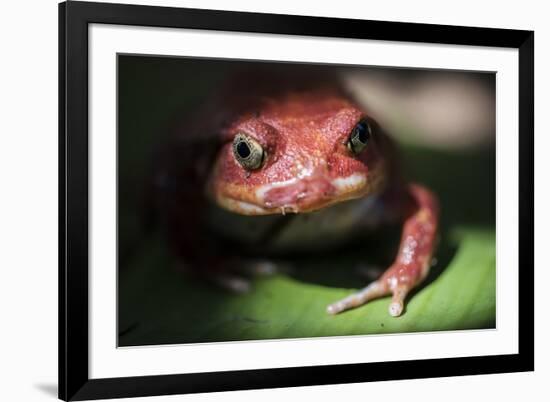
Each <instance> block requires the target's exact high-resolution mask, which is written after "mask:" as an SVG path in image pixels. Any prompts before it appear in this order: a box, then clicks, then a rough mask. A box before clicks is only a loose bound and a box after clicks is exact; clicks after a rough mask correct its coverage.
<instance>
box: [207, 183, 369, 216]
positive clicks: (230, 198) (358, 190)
mask: <svg viewBox="0 0 550 402" xmlns="http://www.w3.org/2000/svg"><path fill="white" fill-rule="evenodd" d="M371 184H373V183H369V181H367V177H366V176H365V175H364V174H361V173H354V174H352V175H350V176H347V177H339V178H334V179H329V178H325V177H323V176H313V177H306V178H301V179H292V180H288V181H283V182H275V183H269V184H264V185H261V186H258V187H256V188H252V189H251V188H250V187H245V186H239V185H228V186H224V188H223V189H219V190H220V191H218V192H217V194H216V197H215V198H216V200H217V202H218V204H219V205H220V206H221V207H223V208H225V209H227V210H229V211H231V212H235V213H238V214H242V215H272V214H283V215H284V214H286V213H307V212H312V211H316V210H319V209H322V208H325V207H327V206H330V205H333V204H337V203H339V202H342V201H346V200H350V199H354V198H359V197H361V196H364V195H365V194H367V193H369V191H370V190H371V188H372V185H371Z"/></svg>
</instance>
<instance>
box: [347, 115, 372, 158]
mask: <svg viewBox="0 0 550 402" xmlns="http://www.w3.org/2000/svg"><path fill="white" fill-rule="evenodd" d="M370 136H371V128H370V125H369V123H368V121H367V119H362V120H361V121H359V123H357V124H356V125H355V127H354V128H353V130H351V133H350V135H349V139H348V142H347V146H348V149H349V150H350V151H351V153H353V154H354V155H358V154H360V153H361V151H363V149H365V148H366V147H367V143H368V142H369V138H370Z"/></svg>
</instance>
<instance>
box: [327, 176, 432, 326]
mask: <svg viewBox="0 0 550 402" xmlns="http://www.w3.org/2000/svg"><path fill="white" fill-rule="evenodd" d="M407 192H408V194H409V195H410V198H411V200H412V203H411V206H410V212H409V213H408V214H407V217H406V218H405V221H404V225H403V231H402V235H401V242H400V245H399V251H398V254H397V257H396V259H395V261H394V262H393V264H392V265H391V266H390V268H388V269H387V270H386V272H384V274H382V276H381V277H380V279H378V280H377V281H375V282H373V283H371V284H370V285H368V286H367V287H365V288H363V289H362V290H360V291H359V292H357V293H355V294H352V295H350V296H348V297H346V298H344V299H342V300H340V301H337V302H336V303H333V304H331V305H329V306H328V307H327V312H328V313H329V314H338V313H340V312H342V311H344V310H348V309H351V308H354V307H358V306H361V305H363V304H365V303H367V302H368V301H369V300H372V299H375V298H378V297H382V296H386V295H390V294H391V295H392V300H391V303H390V306H389V313H390V315H392V316H394V317H397V316H399V315H401V313H402V312H403V307H404V300H405V297H406V296H407V294H408V293H409V292H410V291H411V289H413V288H414V287H415V286H417V285H418V284H419V283H420V282H422V281H423V280H424V278H426V275H427V274H428V271H429V268H430V264H431V258H432V253H433V251H434V247H435V243H436V235H437V233H436V231H437V226H438V203H437V200H436V198H435V196H434V195H433V194H432V193H431V192H430V191H429V190H427V189H426V188H424V187H422V186H420V185H416V184H413V185H410V186H408V189H407Z"/></svg>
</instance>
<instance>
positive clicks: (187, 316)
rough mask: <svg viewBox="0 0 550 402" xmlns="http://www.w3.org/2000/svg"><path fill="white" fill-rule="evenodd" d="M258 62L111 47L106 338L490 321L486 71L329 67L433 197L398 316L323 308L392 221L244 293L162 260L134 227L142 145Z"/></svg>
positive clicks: (222, 336) (491, 126)
mask: <svg viewBox="0 0 550 402" xmlns="http://www.w3.org/2000/svg"><path fill="white" fill-rule="evenodd" d="M259 64H263V63H260V62H244V61H228V60H212V59H188V58H172V57H149V56H132V55H119V57H118V174H119V177H118V225H119V238H118V247H119V250H118V251H119V306H118V319H119V344H120V345H121V346H127V345H142V344H158V343H185V342H209V341H225V340H246V339H270V338H289V337H290V338H293V337H310V336H328V335H348V334H369V333H386V332H411V331H428V330H444V329H468V328H487V327H494V325H495V269H496V267H495V244H494V229H495V162H496V160H495V75H494V74H493V73H483V72H461V71H440V70H418V69H406V68H382V67H363V66H361V67H349V66H345V67H343V66H334V67H333V68H334V69H337V70H338V74H339V75H340V76H341V77H342V79H343V81H344V83H345V85H346V86H347V88H348V89H349V90H350V92H352V93H353V94H354V95H355V97H356V99H357V100H358V101H359V102H360V103H361V104H362V105H364V107H365V110H367V111H368V112H369V113H370V114H371V115H373V116H375V118H376V119H377V120H378V121H379V122H380V123H381V124H382V125H383V126H384V127H385V128H386V130H387V131H388V132H389V133H390V134H391V135H392V136H393V137H394V138H395V139H396V140H397V142H398V143H399V145H400V148H401V151H402V158H403V164H404V166H405V171H406V175H407V176H408V177H409V178H410V179H411V180H416V181H420V182H422V183H424V184H425V185H427V186H429V187H430V188H432V189H433V190H434V191H435V192H436V194H437V195H438V196H439V198H440V203H441V209H442V215H441V219H442V230H441V242H440V247H439V251H438V254H437V255H436V257H437V258H438V263H437V265H436V266H435V267H434V268H433V269H432V271H433V272H432V274H431V275H430V277H429V279H428V281H427V282H426V284H425V285H424V286H423V287H422V288H420V289H419V290H418V291H417V293H418V295H412V296H411V300H410V302H409V305H408V307H407V311H406V314H404V315H403V317H400V318H398V319H395V318H391V317H388V316H387V312H386V308H387V300H386V301H383V300H382V301H378V302H373V303H371V304H369V305H368V306H365V307H364V308H360V309H357V310H354V311H351V312H349V313H345V314H342V315H341V316H337V317H328V316H326V314H325V312H324V308H325V306H326V304H328V303H330V302H332V301H334V300H336V299H338V298H339V297H341V296H342V295H345V294H347V293H348V292H349V289H354V288H358V287H362V286H364V285H366V283H367V281H366V279H365V278H364V277H362V276H361V275H360V274H358V272H359V271H360V270H358V269H357V267H359V268H361V267H363V268H364V265H365V264H363V261H368V260H369V257H370V256H371V254H372V255H373V259H374V260H376V258H375V257H374V254H376V252H377V250H382V249H387V248H390V251H389V252H391V249H392V248H393V247H394V246H395V234H394V235H391V234H388V235H384V236H386V237H384V236H382V237H378V238H376V239H375V240H374V241H373V242H372V243H373V244H375V245H376V246H373V247H372V248H373V250H371V251H370V254H369V252H368V250H367V252H366V257H365V254H363V255H354V254H353V253H350V255H349V258H348V260H346V258H344V259H343V260H342V258H339V259H338V260H337V261H336V260H333V261H332V260H330V259H328V260H327V259H325V258H324V259H323V260H322V261H319V260H316V259H315V258H313V257H312V259H311V260H309V261H300V264H299V265H300V266H301V267H300V270H296V271H293V272H292V273H289V272H286V273H281V274H278V275H276V276H274V277H270V278H257V279H254V280H253V282H254V283H253V291H251V292H250V293H249V294H247V295H231V294H225V293H223V292H221V291H219V290H216V289H212V288H211V287H209V286H207V285H205V284H204V283H201V282H200V281H196V280H195V278H192V277H190V276H188V275H186V274H185V273H181V272H178V271H177V270H176V269H174V265H175V264H176V261H174V258H173V257H172V256H171V255H170V252H169V250H167V247H166V245H165V242H164V241H163V239H162V236H161V235H160V234H159V233H158V232H154V233H146V232H144V231H143V227H142V222H141V219H140V217H141V216H142V215H141V212H142V211H141V210H140V208H141V206H142V205H143V202H142V201H143V197H144V194H143V190H144V187H145V180H146V177H147V175H148V173H149V172H150V169H151V161H152V157H153V154H154V152H155V151H156V149H157V147H158V146H159V145H160V144H162V143H163V141H165V139H166V136H167V135H168V131H169V130H168V127H169V126H170V125H171V124H173V123H174V122H177V121H178V120H181V119H184V118H185V117H186V116H189V115H192V114H193V113H194V111H195V110H197V108H200V106H201V104H202V103H203V102H204V101H205V100H206V99H207V98H208V97H209V96H211V94H212V93H214V92H215V91H216V89H217V88H219V87H220V86H221V85H222V84H223V82H224V80H225V79H226V78H227V77H228V76H231V75H232V74H233V73H235V72H236V71H239V70H241V69H243V68H247V69H250V68H254V65H259ZM293 68H296V69H300V68H306V66H303V65H299V64H296V65H294V67H293ZM307 68H312V67H311V65H308V66H307ZM323 68H324V67H323ZM392 236H393V237H392ZM384 245H386V246H384ZM390 245H391V247H390ZM342 261H343V262H342ZM291 265H292V264H291ZM363 271H364V270H363Z"/></svg>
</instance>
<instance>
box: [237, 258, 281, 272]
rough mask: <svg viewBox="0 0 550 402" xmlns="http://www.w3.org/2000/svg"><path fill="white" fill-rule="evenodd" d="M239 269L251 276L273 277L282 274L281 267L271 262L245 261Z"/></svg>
mask: <svg viewBox="0 0 550 402" xmlns="http://www.w3.org/2000/svg"><path fill="white" fill-rule="evenodd" d="M237 269H238V270H239V271H240V272H242V273H243V274H245V275H250V276H272V275H276V274H278V273H279V272H280V267H279V265H278V264H276V263H274V262H273V261H269V260H250V261H243V263H242V264H240V265H239V267H238V268H237Z"/></svg>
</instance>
